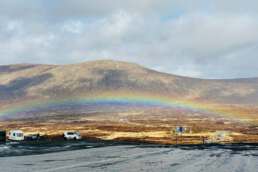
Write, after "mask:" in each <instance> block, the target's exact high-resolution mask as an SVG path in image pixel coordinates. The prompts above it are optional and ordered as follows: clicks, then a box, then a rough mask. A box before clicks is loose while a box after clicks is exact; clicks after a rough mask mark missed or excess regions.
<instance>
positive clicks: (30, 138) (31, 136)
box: [24, 134, 40, 141]
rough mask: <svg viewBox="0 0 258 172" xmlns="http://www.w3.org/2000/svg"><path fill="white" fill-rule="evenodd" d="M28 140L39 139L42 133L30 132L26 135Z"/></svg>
mask: <svg viewBox="0 0 258 172" xmlns="http://www.w3.org/2000/svg"><path fill="white" fill-rule="evenodd" d="M24 139H25V140H26V141H39V140H40V135H39V134H30V135H27V136H25V137H24Z"/></svg>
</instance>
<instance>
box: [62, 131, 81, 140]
mask: <svg viewBox="0 0 258 172" xmlns="http://www.w3.org/2000/svg"><path fill="white" fill-rule="evenodd" d="M64 139H65V140H80V139H81V135H80V133H79V132H75V131H66V132H64Z"/></svg>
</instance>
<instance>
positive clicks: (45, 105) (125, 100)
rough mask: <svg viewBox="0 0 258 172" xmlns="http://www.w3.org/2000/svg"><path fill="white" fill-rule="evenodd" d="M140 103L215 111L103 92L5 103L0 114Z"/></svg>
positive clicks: (171, 100)
mask: <svg viewBox="0 0 258 172" xmlns="http://www.w3.org/2000/svg"><path fill="white" fill-rule="evenodd" d="M92 104H95V105H105V104H112V105H125V106H128V105H142V106H158V107H170V108H180V109H186V110H190V111H202V112H207V113H215V112H216V111H214V110H212V107H211V106H209V105H207V104H203V103H194V102H191V101H186V100H180V99H174V98H171V97H166V96H160V95H154V94H144V93H137V94H136V93H129V92H105V93H99V94H94V95H84V96H75V97H72V98H67V97H66V98H57V99H51V100H49V99H44V100H37V99H36V100H28V101H23V102H18V103H14V104H10V105H7V106H5V107H2V108H0V116H6V115H8V116H18V115H19V114H20V113H26V112H30V111H36V110H42V109H43V110H44V109H49V108H52V107H59V106H68V105H71V106H72V105H80V106H84V105H92Z"/></svg>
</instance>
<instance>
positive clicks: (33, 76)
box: [0, 60, 258, 104]
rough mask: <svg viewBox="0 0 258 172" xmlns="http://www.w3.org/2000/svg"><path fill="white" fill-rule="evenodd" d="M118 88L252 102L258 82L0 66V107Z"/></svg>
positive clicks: (106, 65)
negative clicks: (13, 103) (25, 101)
mask: <svg viewBox="0 0 258 172" xmlns="http://www.w3.org/2000/svg"><path fill="white" fill-rule="evenodd" d="M118 90H122V91H130V92H139V93H142V92H144V93H151V94H156V95H161V96H162V95H164V96H169V97H173V98H180V99H187V100H192V101H208V102H216V103H226V104H255V103H256V102H257V101H258V78H250V79H234V80H204V79H194V78H187V77H180V76H175V75H170V74H165V73H160V72H156V71H153V70H149V69H146V68H144V67H141V66H139V65H136V64H132V63H126V62H118V61H108V60H104V61H93V62H86V63H81V64H73V65H63V66H55V65H11V66H0V97H1V98H0V103H5V102H13V101H19V100H24V99H28V98H37V99H38V98H39V99H40V98H50V99H52V98H58V97H66V96H67V97H73V96H77V95H81V94H89V93H90V94H94V93H96V92H103V91H118Z"/></svg>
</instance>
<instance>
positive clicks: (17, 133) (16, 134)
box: [8, 130, 24, 141]
mask: <svg viewBox="0 0 258 172" xmlns="http://www.w3.org/2000/svg"><path fill="white" fill-rule="evenodd" d="M8 139H9V140H11V141H23V140H24V134H23V132H22V131H21V130H11V131H10V132H9V135H8Z"/></svg>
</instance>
